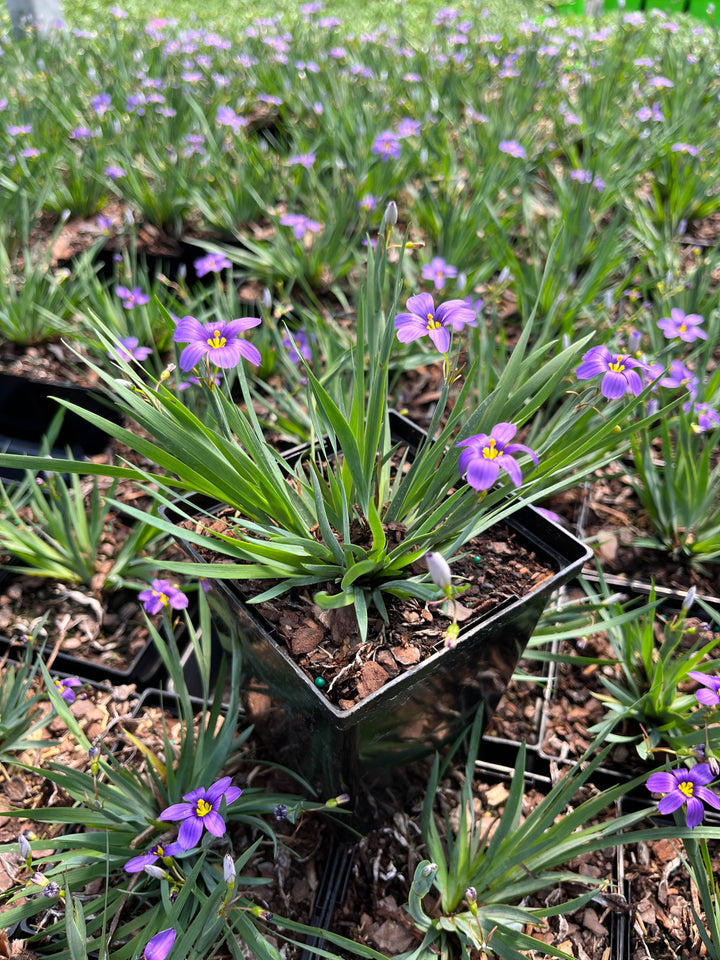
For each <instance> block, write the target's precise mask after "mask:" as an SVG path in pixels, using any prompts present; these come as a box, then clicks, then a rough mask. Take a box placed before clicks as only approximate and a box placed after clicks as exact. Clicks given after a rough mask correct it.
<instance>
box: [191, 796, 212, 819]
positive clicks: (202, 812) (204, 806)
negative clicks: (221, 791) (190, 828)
mask: <svg viewBox="0 0 720 960" xmlns="http://www.w3.org/2000/svg"><path fill="white" fill-rule="evenodd" d="M211 810H212V804H209V803H208V802H207V800H198V802H197V803H196V804H195V816H197V817H206V816H207V815H208V814H209V813H210V811H211Z"/></svg>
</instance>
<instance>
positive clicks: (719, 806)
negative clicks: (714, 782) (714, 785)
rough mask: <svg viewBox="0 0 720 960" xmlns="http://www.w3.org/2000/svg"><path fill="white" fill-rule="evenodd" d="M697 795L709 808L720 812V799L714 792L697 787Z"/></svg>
mask: <svg viewBox="0 0 720 960" xmlns="http://www.w3.org/2000/svg"><path fill="white" fill-rule="evenodd" d="M695 795H696V796H697V797H698V799H700V800H702V802H703V803H706V804H707V805H708V806H709V807H714V808H715V810H720V797H718V795H717V794H716V793H713V792H712V790H708V788H707V787H696V788H695Z"/></svg>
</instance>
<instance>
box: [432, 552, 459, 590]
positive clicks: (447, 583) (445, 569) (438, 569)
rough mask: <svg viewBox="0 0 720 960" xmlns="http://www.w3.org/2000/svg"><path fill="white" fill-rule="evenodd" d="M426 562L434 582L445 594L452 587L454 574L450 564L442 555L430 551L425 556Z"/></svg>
mask: <svg viewBox="0 0 720 960" xmlns="http://www.w3.org/2000/svg"><path fill="white" fill-rule="evenodd" d="M425 562H426V563H427V565H428V571H429V572H430V577H431V579H432V582H433V583H434V584H435V586H436V587H439V588H440V589H441V590H442V591H443V593H447V591H448V590H449V589H450V588H451V587H452V573H451V571H450V564H449V563H448V562H447V560H446V559H445V557H444V556H443V555H442V554H441V553H436V552H433V551H430V552H428V553H426V554H425Z"/></svg>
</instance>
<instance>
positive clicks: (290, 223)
mask: <svg viewBox="0 0 720 960" xmlns="http://www.w3.org/2000/svg"><path fill="white" fill-rule="evenodd" d="M280 223H281V224H282V225H283V226H284V227H292V228H293V233H294V234H295V239H296V240H302V238H303V237H304V236H305V233H306V232H307V231H308V230H309V231H310V233H319V232H320V231H321V230H322V224H321V223H318V222H317V220H310V219H308V217H304V216H303V215H302V214H301V213H285V214H283V215H282V217H280Z"/></svg>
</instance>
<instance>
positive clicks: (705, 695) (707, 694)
mask: <svg viewBox="0 0 720 960" xmlns="http://www.w3.org/2000/svg"><path fill="white" fill-rule="evenodd" d="M688 676H689V677H692V678H693V680H697V682H698V683H701V684H702V685H703V689H702V690H698V691H697V693H696V694H695V696H696V698H697V701H698V703H702V704H704V705H705V706H706V707H717V706H720V677H708V676H707V675H706V674H704V673H701V672H700V671H699V670H688Z"/></svg>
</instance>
